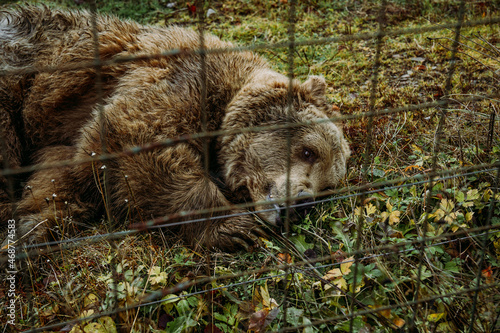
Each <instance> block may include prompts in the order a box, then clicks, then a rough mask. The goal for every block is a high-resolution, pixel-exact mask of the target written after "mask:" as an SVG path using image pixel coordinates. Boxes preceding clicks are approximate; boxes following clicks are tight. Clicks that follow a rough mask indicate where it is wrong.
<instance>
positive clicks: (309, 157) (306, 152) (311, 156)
mask: <svg viewBox="0 0 500 333" xmlns="http://www.w3.org/2000/svg"><path fill="white" fill-rule="evenodd" d="M302 159H303V160H304V161H306V162H309V163H314V162H315V161H316V154H315V153H314V151H313V150H312V149H310V148H304V149H303V150H302Z"/></svg>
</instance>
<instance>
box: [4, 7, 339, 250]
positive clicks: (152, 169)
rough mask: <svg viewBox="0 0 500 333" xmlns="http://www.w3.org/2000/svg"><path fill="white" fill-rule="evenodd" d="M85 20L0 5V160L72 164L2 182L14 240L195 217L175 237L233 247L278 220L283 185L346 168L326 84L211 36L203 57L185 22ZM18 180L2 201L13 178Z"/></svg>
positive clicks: (314, 185) (303, 190)
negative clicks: (104, 221) (85, 225)
mask: <svg viewBox="0 0 500 333" xmlns="http://www.w3.org/2000/svg"><path fill="white" fill-rule="evenodd" d="M92 22H93V21H92V15H91V14H90V13H88V12H85V11H79V12H67V11H59V10H51V9H48V8H46V7H32V6H28V7H15V8H13V9H5V8H4V9H3V10H1V11H0V123H1V129H2V132H1V143H2V148H3V149H2V150H1V155H0V163H2V165H3V166H9V167H10V168H11V169H15V168H17V167H22V166H27V165H33V164H38V163H56V162H60V161H67V162H68V163H67V165H66V166H64V167H58V168H42V169H38V170H35V171H34V172H33V173H32V174H31V175H28V176H29V178H27V179H23V178H22V177H23V176H25V174H21V175H19V174H16V175H13V176H12V175H6V176H5V177H3V176H2V177H1V178H0V218H1V219H2V223H5V221H7V220H8V219H11V218H12V217H13V216H14V215H15V216H17V217H18V219H19V220H18V223H19V228H18V230H19V232H18V236H20V237H21V238H22V239H23V240H24V241H28V242H39V241H41V240H44V239H46V237H55V236H56V234H57V230H59V232H64V230H61V229H62V228H66V229H67V228H68V227H67V225H68V221H69V220H71V221H73V223H76V222H80V223H81V222H88V221H92V220H96V219H100V218H101V217H102V216H107V218H109V219H112V220H114V221H129V220H134V221H136V222H139V221H148V220H151V219H155V218H162V217H166V218H165V219H164V221H167V222H169V223H172V222H181V221H186V220H192V219H196V218H198V222H196V223H185V224H181V223H177V224H178V226H177V229H176V232H177V233H178V234H179V235H181V236H183V237H184V239H185V240H186V241H187V242H188V243H190V244H191V245H194V246H196V245H201V246H204V247H207V248H219V249H223V250H234V249H236V248H239V247H241V246H246V245H251V244H253V242H255V240H256V239H257V238H258V236H260V235H263V234H264V230H265V229H263V228H262V227H261V222H258V220H263V221H266V222H268V223H269V224H271V225H276V224H279V223H280V222H281V218H280V215H281V214H280V209H279V208H280V207H281V206H283V205H284V200H283V198H285V197H286V194H287V193H288V194H289V195H290V196H291V197H293V198H291V199H290V200H289V201H288V204H289V203H290V202H291V203H296V202H300V201H301V197H302V198H310V197H312V196H314V194H316V193H318V192H321V191H322V190H325V189H328V188H332V187H334V186H336V185H337V184H338V183H339V180H340V179H341V178H342V177H343V176H344V174H345V170H346V159H347V157H348V156H349V148H348V144H347V142H346V140H345V139H344V137H343V134H342V131H341V129H340V128H339V127H338V125H337V124H336V123H334V122H332V121H330V120H329V119H328V118H329V117H336V114H334V113H332V112H331V107H330V106H329V104H328V102H327V100H326V98H325V96H324V92H325V87H326V84H325V81H324V79H323V78H321V77H317V76H311V77H309V79H308V80H307V81H305V82H304V83H302V84H301V83H300V82H298V81H296V80H293V81H290V80H289V78H288V77H286V76H284V75H281V74H278V73H277V72H275V71H273V70H271V69H270V67H269V66H268V64H267V63H266V61H264V60H263V59H262V58H261V57H259V56H258V55H256V54H254V53H251V52H240V51H237V50H235V48H234V45H233V44H231V43H227V42H223V41H221V40H220V39H219V38H217V37H214V36H211V35H204V38H203V43H204V47H205V48H206V49H207V50H211V51H209V52H206V53H204V56H202V55H201V52H197V51H196V50H198V49H199V48H200V36H199V34H198V33H196V32H194V31H192V30H189V29H185V28H180V27H175V26H172V27H168V28H160V27H153V26H146V25H140V24H137V23H134V22H130V21H123V20H119V19H118V18H115V17H110V16H103V15H97V17H96V31H97V32H98V36H94V34H93V23H92ZM94 38H96V39H97V40H98V43H99V44H98V45H99V47H98V48H96V47H95V40H94ZM226 48H230V49H231V48H232V50H229V51H222V49H226ZM168 51H171V52H170V54H168V53H166V52H168ZM96 54H98V56H99V59H100V61H101V62H102V66H101V67H100V68H98V67H97V66H92V61H94V59H95V57H96ZM127 57H128V58H127ZM131 57H139V58H138V59H133V60H131ZM82 63H83V64H85V66H84V65H81V64H82ZM33 69H35V70H33ZM100 96H101V97H100ZM289 105H290V107H289ZM204 119H205V120H206V122H205V121H204ZM287 124H288V125H287ZM205 132H207V133H210V135H199V133H205ZM221 133H223V134H221ZM168 140H171V141H168ZM145 145H147V147H149V148H148V149H145V150H143V151H141V152H138V153H134V154H132V153H131V152H132V150H133V149H132V148H133V147H139V146H145ZM123 152H128V153H123ZM103 154H120V156H119V158H113V159H108V160H104V161H103V160H99V159H98V157H99V156H102V155H103ZM91 156H94V157H95V159H94V160H93V161H90V157H91ZM82 159H84V160H86V162H79V161H80V160H82ZM4 175H5V173H4ZM28 176H26V177H28ZM8 177H10V180H9V181H8V179H7V178H8ZM24 182H26V184H27V186H26V187H24V190H22V191H23V193H22V195H18V196H19V198H18V199H15V200H16V201H15V203H14V204H11V202H10V201H9V197H15V189H14V195H12V193H11V192H12V186H10V187H9V184H14V185H17V186H19V185H20V184H24ZM105 184H106V185H105ZM9 193H10V195H8V194H9ZM252 202H253V203H255V205H253V206H252V205H249V203H252ZM245 203H246V205H240V206H237V204H245ZM247 208H248V209H250V210H253V211H254V213H253V214H248V213H246V214H242V213H244V212H245V211H247ZM189 212H191V213H190V214H189ZM217 217H220V218H217ZM122 223H124V222H122ZM56 227H57V228H56Z"/></svg>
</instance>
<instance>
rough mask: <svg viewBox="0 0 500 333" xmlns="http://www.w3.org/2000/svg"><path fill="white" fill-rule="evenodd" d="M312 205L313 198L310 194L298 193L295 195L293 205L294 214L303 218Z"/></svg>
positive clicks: (305, 192)
mask: <svg viewBox="0 0 500 333" xmlns="http://www.w3.org/2000/svg"><path fill="white" fill-rule="evenodd" d="M313 204H314V197H313V195H312V194H311V193H309V192H307V191H303V190H302V191H300V192H299V194H297V199H296V201H295V204H294V206H295V207H294V209H295V213H296V214H297V215H298V216H299V217H301V218H304V217H305V216H306V215H307V214H308V213H309V212H310V211H311V208H312V206H313Z"/></svg>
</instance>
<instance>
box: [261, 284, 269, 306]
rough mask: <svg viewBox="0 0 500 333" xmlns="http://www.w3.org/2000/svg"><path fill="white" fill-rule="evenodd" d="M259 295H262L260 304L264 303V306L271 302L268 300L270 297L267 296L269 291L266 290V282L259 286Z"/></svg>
mask: <svg viewBox="0 0 500 333" xmlns="http://www.w3.org/2000/svg"><path fill="white" fill-rule="evenodd" d="M260 295H261V296H262V304H264V306H266V307H269V305H270V304H271V302H270V298H271V297H269V291H268V290H267V283H266V284H264V286H260Z"/></svg>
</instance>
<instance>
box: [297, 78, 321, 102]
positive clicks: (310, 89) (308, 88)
mask: <svg viewBox="0 0 500 333" xmlns="http://www.w3.org/2000/svg"><path fill="white" fill-rule="evenodd" d="M301 87H302V89H303V91H304V92H305V93H309V95H310V96H311V97H312V98H313V99H317V98H320V99H323V98H324V96H325V90H326V81H325V78H324V77H322V76H316V75H311V76H309V78H308V79H307V81H306V82H304V83H302V85H301Z"/></svg>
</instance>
